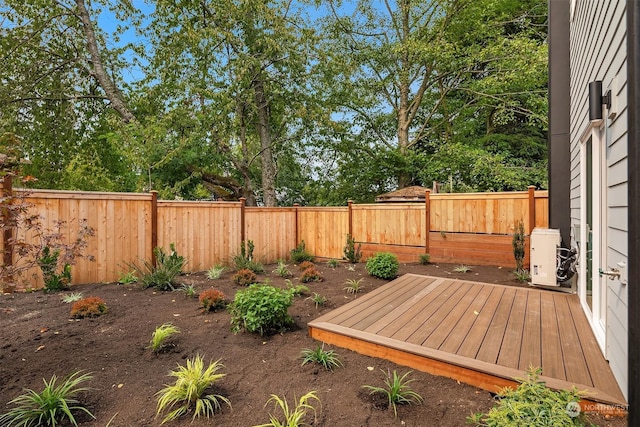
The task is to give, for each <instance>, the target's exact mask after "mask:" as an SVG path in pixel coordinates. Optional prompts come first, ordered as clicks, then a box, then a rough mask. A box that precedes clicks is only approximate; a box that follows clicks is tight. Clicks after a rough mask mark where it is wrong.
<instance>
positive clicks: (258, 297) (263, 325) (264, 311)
mask: <svg viewBox="0 0 640 427" xmlns="http://www.w3.org/2000/svg"><path fill="white" fill-rule="evenodd" d="M293 297H294V295H293V292H292V291H291V290H287V289H279V288H275V287H273V286H268V285H260V284H254V285H251V286H249V287H248V288H247V289H243V290H240V291H238V292H237V293H236V297H235V299H234V301H233V302H232V303H231V304H230V305H229V306H228V309H229V312H230V313H231V325H232V331H233V332H234V333H238V332H240V331H242V330H246V331H248V332H258V333H259V334H260V335H265V334H271V333H277V332H280V331H282V330H283V329H286V327H287V326H288V325H290V324H291V323H292V322H293V318H292V317H291V316H290V315H289V313H288V310H289V307H290V306H291V304H293Z"/></svg>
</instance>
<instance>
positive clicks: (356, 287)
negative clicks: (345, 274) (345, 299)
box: [344, 278, 363, 297]
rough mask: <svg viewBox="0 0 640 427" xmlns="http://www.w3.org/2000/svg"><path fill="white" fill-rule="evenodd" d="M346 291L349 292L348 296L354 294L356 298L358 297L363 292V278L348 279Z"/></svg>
mask: <svg viewBox="0 0 640 427" xmlns="http://www.w3.org/2000/svg"><path fill="white" fill-rule="evenodd" d="M344 284H345V285H347V286H345V287H344V289H345V290H346V291H347V293H348V294H354V295H355V296H356V297H357V296H358V292H360V291H361V290H362V287H363V286H362V278H360V279H358V280H355V279H348V280H347V281H346V282H345V283H344Z"/></svg>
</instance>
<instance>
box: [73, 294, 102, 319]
mask: <svg viewBox="0 0 640 427" xmlns="http://www.w3.org/2000/svg"><path fill="white" fill-rule="evenodd" d="M106 312H107V304H106V303H105V301H104V300H103V299H102V298H100V297H87V298H83V299H81V300H78V301H76V302H74V303H73V305H72V306H71V317H73V318H75V319H82V318H85V317H98V316H102V315H103V314H105V313H106Z"/></svg>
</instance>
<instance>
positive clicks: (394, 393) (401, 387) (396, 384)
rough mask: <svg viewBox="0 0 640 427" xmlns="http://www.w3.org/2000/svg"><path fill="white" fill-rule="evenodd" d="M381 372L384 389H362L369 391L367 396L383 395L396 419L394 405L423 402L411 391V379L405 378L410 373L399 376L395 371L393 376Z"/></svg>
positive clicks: (369, 387)
mask: <svg viewBox="0 0 640 427" xmlns="http://www.w3.org/2000/svg"><path fill="white" fill-rule="evenodd" d="M382 372H383V373H384V374H385V380H384V384H385V386H384V387H374V386H370V385H365V386H363V387H364V388H367V389H369V391H370V393H369V394H374V393H380V394H383V395H385V396H386V397H387V399H388V400H389V405H391V406H393V413H394V415H395V416H396V417H397V416H398V409H397V407H396V405H404V404H411V403H413V402H415V403H422V402H423V399H422V396H420V395H419V394H418V393H416V392H415V391H413V390H412V389H411V387H410V386H409V383H410V382H412V381H413V379H407V377H408V376H409V374H411V372H412V371H409V372H407V373H406V374H404V375H403V376H399V375H398V373H397V372H396V371H395V370H394V371H393V375H392V374H391V373H390V372H388V371H387V372H386V373H385V372H384V371H382Z"/></svg>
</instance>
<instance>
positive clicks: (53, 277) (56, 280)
mask: <svg viewBox="0 0 640 427" xmlns="http://www.w3.org/2000/svg"><path fill="white" fill-rule="evenodd" d="M59 256H60V250H59V249H54V250H53V251H52V250H51V248H50V247H49V246H45V247H43V248H42V251H41V252H40V255H39V257H38V266H39V267H40V270H41V271H42V279H43V280H44V290H45V292H58V291H65V290H67V289H69V283H71V265H69V264H67V263H65V264H64V265H63V266H62V270H61V271H60V272H58V257H59Z"/></svg>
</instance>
